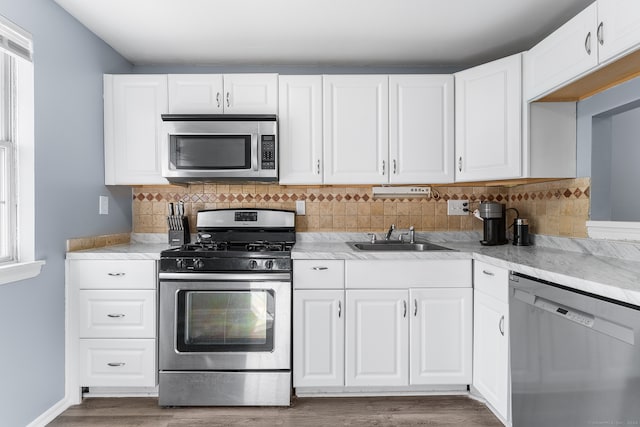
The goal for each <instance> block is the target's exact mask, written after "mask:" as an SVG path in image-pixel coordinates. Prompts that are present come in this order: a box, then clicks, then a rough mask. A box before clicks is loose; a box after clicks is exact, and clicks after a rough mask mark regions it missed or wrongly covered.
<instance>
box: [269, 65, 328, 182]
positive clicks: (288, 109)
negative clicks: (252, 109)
mask: <svg viewBox="0 0 640 427" xmlns="http://www.w3.org/2000/svg"><path fill="white" fill-rule="evenodd" d="M278 91H279V92H280V93H279V96H278V100H279V107H278V111H279V116H278V120H279V129H280V130H279V132H280V133H279V135H280V174H279V175H280V184H285V185H287V184H322V76H280V78H279V82H278Z"/></svg>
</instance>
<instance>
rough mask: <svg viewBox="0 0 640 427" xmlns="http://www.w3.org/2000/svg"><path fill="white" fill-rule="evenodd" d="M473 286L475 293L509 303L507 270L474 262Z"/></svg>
mask: <svg viewBox="0 0 640 427" xmlns="http://www.w3.org/2000/svg"><path fill="white" fill-rule="evenodd" d="M473 286H474V288H475V290H476V291H479V292H482V293H484V294H487V295H489V296H492V297H494V298H496V299H497V300H499V301H502V302H505V303H508V302H509V270H507V269H504V268H500V267H495V266H493V265H491V264H487V263H484V262H482V261H474V265H473Z"/></svg>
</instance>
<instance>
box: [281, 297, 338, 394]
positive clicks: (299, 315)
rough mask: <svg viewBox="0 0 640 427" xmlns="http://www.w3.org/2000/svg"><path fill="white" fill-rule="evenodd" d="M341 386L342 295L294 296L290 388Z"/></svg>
mask: <svg viewBox="0 0 640 427" xmlns="http://www.w3.org/2000/svg"><path fill="white" fill-rule="evenodd" d="M343 385H344V291H343V290H319V291H318V290H314V291H308V290H303V291H298V290H296V291H295V292H294V293H293V386H294V387H323V386H343Z"/></svg>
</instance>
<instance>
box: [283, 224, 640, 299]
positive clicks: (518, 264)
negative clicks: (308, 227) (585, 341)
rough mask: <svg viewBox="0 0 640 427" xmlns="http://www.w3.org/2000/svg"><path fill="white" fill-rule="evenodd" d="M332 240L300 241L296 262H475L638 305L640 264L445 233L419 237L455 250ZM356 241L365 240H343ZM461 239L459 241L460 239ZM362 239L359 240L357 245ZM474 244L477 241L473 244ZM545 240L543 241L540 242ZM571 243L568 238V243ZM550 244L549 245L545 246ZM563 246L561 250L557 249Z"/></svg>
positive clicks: (293, 253)
mask: <svg viewBox="0 0 640 427" xmlns="http://www.w3.org/2000/svg"><path fill="white" fill-rule="evenodd" d="M331 237H332V236H330V235H326V236H324V238H323V236H317V238H316V239H313V238H312V236H307V238H305V239H299V243H296V245H295V246H294V249H293V252H292V258H293V259H346V260H358V259H373V260H375V259H475V260H478V261H483V262H486V263H488V264H491V265H494V266H496V267H501V268H505V269H508V270H512V271H515V272H518V273H522V274H526V275H530V276H534V277H537V278H540V279H543V280H547V281H550V282H554V283H558V284H560V285H564V286H567V287H570V288H573V289H578V290H581V291H585V292H590V293H593V294H596V295H600V296H604V297H608V298H611V299H614V300H618V301H622V302H627V303H630V304H634V305H638V306H640V260H630V259H620V258H616V257H612V256H602V255H592V254H589V253H584V252H576V251H570V250H563V249H556V248H553V247H548V246H513V245H511V244H506V245H500V246H482V245H481V244H480V243H479V239H473V238H474V237H476V238H477V237H478V236H474V235H473V233H471V234H470V235H468V236H464V235H463V236H461V237H462V239H464V238H467V239H466V240H453V241H452V240H449V241H448V240H447V236H446V233H439V234H438V233H435V234H433V235H430V234H426V233H425V234H421V235H420V236H419V237H418V240H427V241H430V242H433V243H436V244H438V245H441V246H445V247H447V248H449V249H452V250H453V251H433V252H378V251H376V252H366V251H358V250H355V249H352V248H351V247H350V246H349V245H348V244H346V243H344V242H345V240H342V241H338V240H331ZM344 237H346V238H347V239H350V240H353V241H364V240H363V239H366V237H364V236H357V235H345V236H344ZM457 237H458V238H460V236H457ZM357 239H360V240H357ZM472 239H473V240H472ZM541 240H542V239H541ZM565 240H569V239H565ZM544 244H548V242H544ZM549 246H550V245H549ZM559 246H562V245H559Z"/></svg>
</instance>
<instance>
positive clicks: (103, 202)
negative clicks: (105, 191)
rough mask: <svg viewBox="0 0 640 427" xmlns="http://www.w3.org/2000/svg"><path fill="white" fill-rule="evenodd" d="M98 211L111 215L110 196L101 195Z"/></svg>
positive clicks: (101, 213)
mask: <svg viewBox="0 0 640 427" xmlns="http://www.w3.org/2000/svg"><path fill="white" fill-rule="evenodd" d="M98 213H99V214H100V215H109V197H108V196H100V199H99V202H98Z"/></svg>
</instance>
